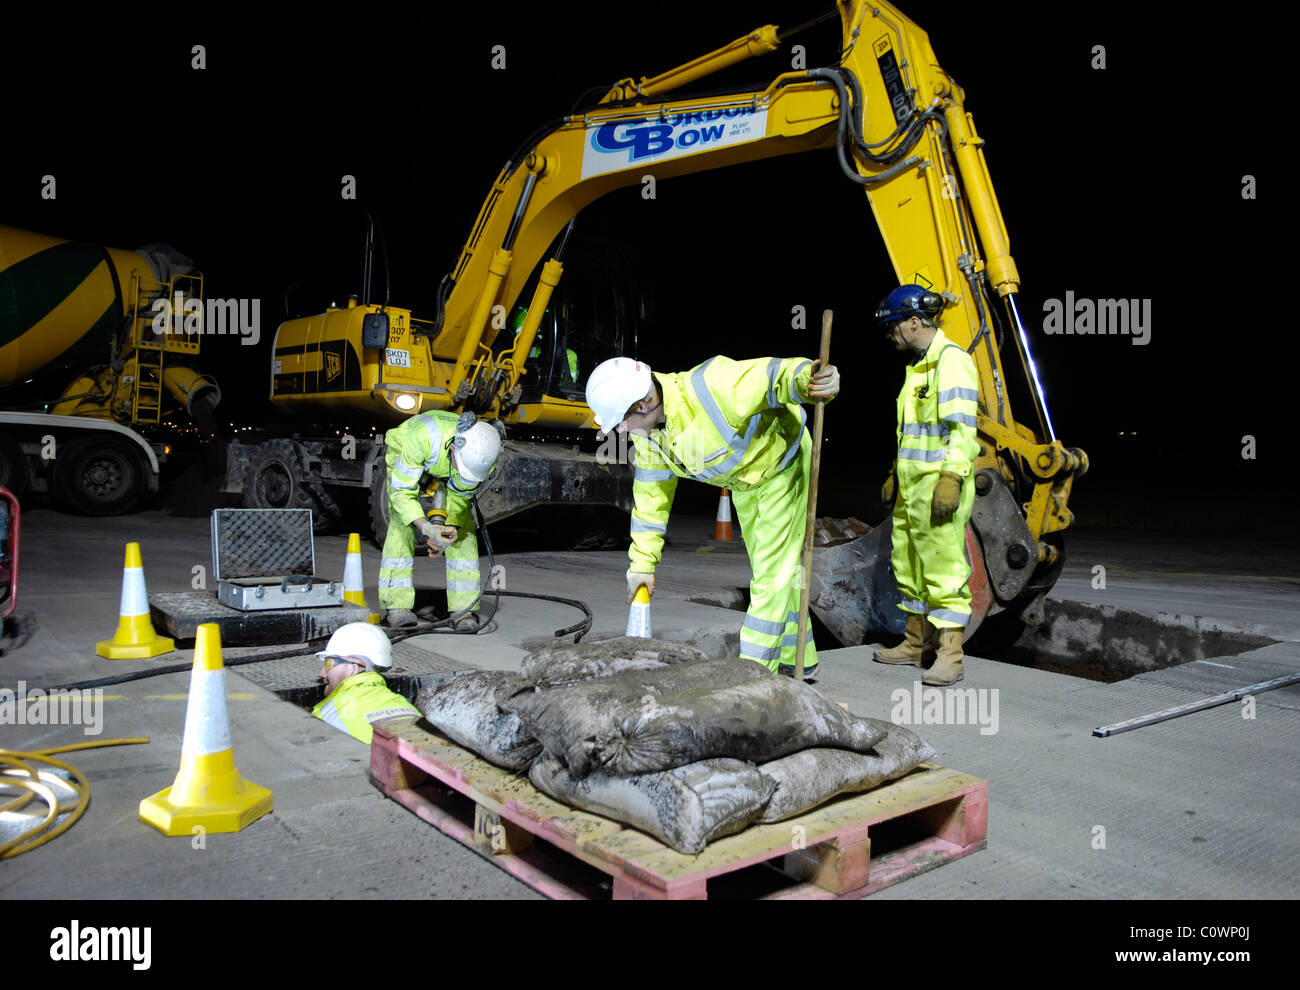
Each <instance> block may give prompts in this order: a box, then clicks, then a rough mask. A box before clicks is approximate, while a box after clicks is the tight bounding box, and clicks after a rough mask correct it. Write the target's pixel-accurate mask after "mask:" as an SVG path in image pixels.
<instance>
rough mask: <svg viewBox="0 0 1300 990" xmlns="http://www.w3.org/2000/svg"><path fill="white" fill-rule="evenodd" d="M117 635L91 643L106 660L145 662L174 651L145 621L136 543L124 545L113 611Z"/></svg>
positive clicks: (146, 601)
mask: <svg viewBox="0 0 1300 990" xmlns="http://www.w3.org/2000/svg"><path fill="white" fill-rule="evenodd" d="M117 616H118V618H117V632H116V633H114V634H113V638H112V639H105V640H102V641H100V642H98V643H96V644H95V652H96V653H97V654H99V655H100V656H101V657H108V659H110V660H147V659H148V658H149V657H156V656H161V655H162V654H164V653H170V652H171V651H172V650H173V649H175V644H174V643H173V642H172V641H171V640H170V639H168V638H167V637H166V636H159V635H158V634H157V633H156V632H154V628H153V623H152V622H151V621H149V592H148V591H146V590H145V586H144V565H143V564H142V563H141V561H140V544H138V543H128V544H127V545H126V564H125V566H124V567H123V570H122V599H121V604H120V605H119V606H118V609H117Z"/></svg>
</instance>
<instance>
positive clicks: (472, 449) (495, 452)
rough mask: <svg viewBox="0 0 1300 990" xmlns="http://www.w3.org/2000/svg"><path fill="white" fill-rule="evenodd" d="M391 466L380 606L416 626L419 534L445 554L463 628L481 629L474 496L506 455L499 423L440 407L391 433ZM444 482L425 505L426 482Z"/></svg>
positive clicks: (397, 620) (396, 624) (392, 618)
mask: <svg viewBox="0 0 1300 990" xmlns="http://www.w3.org/2000/svg"><path fill="white" fill-rule="evenodd" d="M384 439H385V443H386V444H387V449H386V450H385V453H384V459H385V463H386V465H387V467H388V533H387V535H386V537H385V539H384V548H383V551H382V559H381V560H380V561H379V604H380V606H381V607H382V608H383V609H384V610H385V616H384V622H385V624H386V625H388V626H390V627H392V628H396V629H402V628H409V627H411V626H414V625H417V624H418V622H419V620H418V619H417V618H416V616H415V613H414V612H413V611H412V609H413V608H414V607H415V536H416V533H417V532H418V533H421V534H423V535H424V537H425V539H426V540H428V547H429V553H430V555H431V556H437V555H440V554H445V555H446V559H447V606H448V608H449V609H450V611H451V614H452V615H456V614H457V613H459V612H464V613H465V614H464V615H462V616H460V618H459V619H458V620H457V621H456V622H455V629H456V630H457V631H458V632H472V631H473V630H475V629H477V628H478V615H477V613H478V607H479V601H478V599H479V594H480V587H481V579H480V575H479V561H478V537H477V534H476V533H475V530H474V521H473V519H472V518H471V516H470V499H471V498H472V497H473V495H474V492H475V491H476V490H477V489H478V486H479V485H480V484H482V483H483V482H484V481H485V480H486V479H487V478H488V477H489V476H490V475H491V474H492V473H493V472H494V471H495V470H496V464H497V458H498V457H499V456H500V455H501V432H500V429H499V428H498V427H497V426H496V424H491V423H480V422H478V420H477V419H476V418H475V416H474V414H473V413H462V414H460V416H457V415H456V414H455V413H453V412H444V411H442V410H437V411H434V412H427V413H421V414H419V415H418V416H412V417H411V418H410V419H408V420H407V421H406V422H404V423H402V424H401V425H400V426H396V427H394V428H393V429H391V430H389V431H388V433H387V434H385V437H384ZM426 475H427V476H428V477H430V478H433V479H437V480H438V481H440V482H441V483H440V484H439V485H438V490H437V492H436V493H435V494H434V503H435V504H434V508H433V509H432V510H431V511H430V512H429V513H428V515H426V514H425V511H424V508H423V507H422V506H421V505H420V491H421V479H422V478H423V477H424V476H426Z"/></svg>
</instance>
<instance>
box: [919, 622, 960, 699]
mask: <svg viewBox="0 0 1300 990" xmlns="http://www.w3.org/2000/svg"><path fill="white" fill-rule="evenodd" d="M964 635H965V631H964V630H962V629H940V630H939V658H938V659H937V660H935V661H934V666H933V667H931V668H930V669H929V670H927V671H926V672H925V676H924V677H922V678H921V683H922V684H933V685H936V686H938V687H945V686H947V685H949V684H956V683H957V682H958V681H960V680H961V679H962V678H963V677H965V676H966V672H965V671H964V670H963V669H962V664H961V661H962V656H963V654H962V649H961V644H962V638H963V637H964Z"/></svg>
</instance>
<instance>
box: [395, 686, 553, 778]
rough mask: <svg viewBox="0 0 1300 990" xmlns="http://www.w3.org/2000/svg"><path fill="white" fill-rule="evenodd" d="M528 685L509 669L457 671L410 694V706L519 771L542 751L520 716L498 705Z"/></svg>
mask: <svg viewBox="0 0 1300 990" xmlns="http://www.w3.org/2000/svg"><path fill="white" fill-rule="evenodd" d="M530 690H532V685H531V684H529V683H528V681H526V680H525V679H524V678H522V677H520V676H519V675H518V674H516V673H514V672H513V671H509V670H484V671H477V672H475V673H470V674H460V675H459V676H457V677H453V678H452V679H451V680H450V681H447V682H446V683H444V684H440V685H438V687H436V688H433V689H432V690H425V691H421V692H419V693H418V694H417V695H416V696H415V707H416V708H418V709H420V711H421V712H423V713H424V717H425V719H426V720H427V721H428V722H429V724H430V725H432V726H433V727H434V728H436V729H437V730H438V731H439V732H442V733H443V734H445V735H446V736H448V737H449V738H450V739H452V740H454V741H455V742H458V743H460V745H462V746H464V747H465V748H466V749H469V750H471V751H472V752H474V753H477V754H478V755H479V756H481V757H483V759H485V760H487V761H489V762H490V763H495V764H496V765H497V766H499V767H505V768H506V769H507V770H522V769H524V768H525V767H526V766H528V764H529V763H531V762H532V761H533V759H534V758H535V757H536V756H537V754H539V753H540V752H541V751H542V744H541V743H540V742H538V741H537V740H536V739H534V738H533V736H532V734H531V733H530V732H529V731H528V730H527V728H525V727H524V723H523V722H522V721H520V719H519V716H517V715H515V714H514V713H513V712H508V711H504V710H503V709H502V708H501V707H500V706H501V705H502V704H503V703H504V702H506V701H507V700H508V699H509V698H510V697H511V695H513V694H515V693H516V692H519V691H530Z"/></svg>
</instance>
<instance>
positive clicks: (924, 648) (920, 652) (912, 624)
mask: <svg viewBox="0 0 1300 990" xmlns="http://www.w3.org/2000/svg"><path fill="white" fill-rule="evenodd" d="M933 658H934V626H932V625H930V623H929V622H927V621H926V618H925V616H924V615H916V614H915V613H913V612H909V613H908V614H907V633H906V635H905V636H904V638H903V641H902V642H901V643H899V644H898V645H897V646H895V647H893V648H892V649H888V650H876V652H875V653H873V654H872V655H871V659H872V660H874V661H876V663H896V664H905V665H907V666H911V667H920V666H921V665H922V664H923V663H924V662H925V661H927V660H932V659H933Z"/></svg>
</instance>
